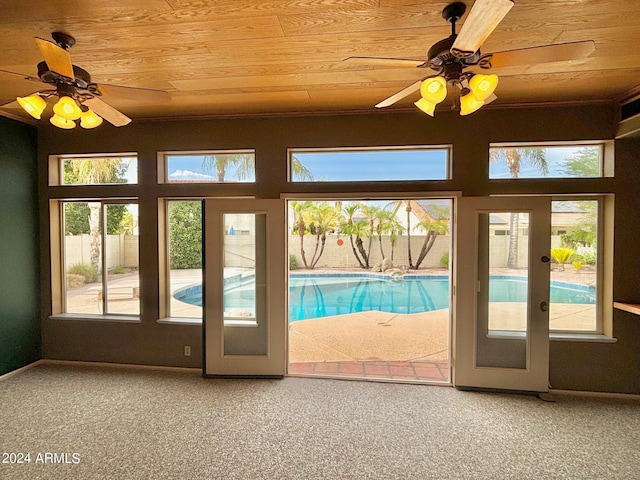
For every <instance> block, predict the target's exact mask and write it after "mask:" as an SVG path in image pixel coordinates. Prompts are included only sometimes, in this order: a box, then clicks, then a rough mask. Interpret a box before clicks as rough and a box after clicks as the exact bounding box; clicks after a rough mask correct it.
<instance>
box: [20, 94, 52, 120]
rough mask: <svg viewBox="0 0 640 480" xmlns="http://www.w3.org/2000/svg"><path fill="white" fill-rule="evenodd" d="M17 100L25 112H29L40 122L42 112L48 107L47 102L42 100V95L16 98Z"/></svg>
mask: <svg viewBox="0 0 640 480" xmlns="http://www.w3.org/2000/svg"><path fill="white" fill-rule="evenodd" d="M16 100H17V101H18V104H19V105H20V106H21V107H22V108H23V110H24V111H25V112H27V113H28V114H29V115H31V116H32V117H33V118H37V119H38V120H40V117H41V116H42V112H43V111H44V109H45V107H46V106H47V102H45V100H44V98H42V97H41V96H40V95H30V96H28V97H18V98H16Z"/></svg>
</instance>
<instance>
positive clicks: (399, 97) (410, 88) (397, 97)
mask: <svg viewBox="0 0 640 480" xmlns="http://www.w3.org/2000/svg"><path fill="white" fill-rule="evenodd" d="M421 84H422V80H418V81H417V82H416V83H412V84H411V85H409V86H408V87H405V88H403V89H402V90H400V91H399V92H398V93H395V94H393V95H391V96H390V97H389V98H387V99H385V100H383V101H381V102H380V103H378V104H377V105H376V108H384V107H388V106H389V105H393V104H394V103H396V102H397V101H399V100H402V99H403V98H404V97H406V96H407V95H411V94H412V93H413V92H417V91H418V90H420V85H421Z"/></svg>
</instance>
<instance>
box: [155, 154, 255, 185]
mask: <svg viewBox="0 0 640 480" xmlns="http://www.w3.org/2000/svg"><path fill="white" fill-rule="evenodd" d="M159 159H160V162H159V166H158V167H159V168H158V172H159V182H160V183H254V182H255V181H256V158H255V153H254V151H253V150H237V151H229V150H226V151H209V152H193V153H190V152H185V153H178V152H176V153H168V152H165V153H163V154H161V155H160V157H159Z"/></svg>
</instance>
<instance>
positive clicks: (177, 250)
mask: <svg viewBox="0 0 640 480" xmlns="http://www.w3.org/2000/svg"><path fill="white" fill-rule="evenodd" d="M169 244H170V245H171V248H170V249H169V265H170V268H171V269H172V270H173V269H184V268H202V203H201V202H197V201H175V202H170V203H169Z"/></svg>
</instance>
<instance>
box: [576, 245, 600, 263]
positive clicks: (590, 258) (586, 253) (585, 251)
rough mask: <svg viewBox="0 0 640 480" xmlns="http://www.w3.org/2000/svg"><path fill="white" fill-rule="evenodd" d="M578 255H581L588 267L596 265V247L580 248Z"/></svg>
mask: <svg viewBox="0 0 640 480" xmlns="http://www.w3.org/2000/svg"><path fill="white" fill-rule="evenodd" d="M578 253H579V254H580V260H582V262H583V263H585V264H587V265H595V264H596V249H595V247H578Z"/></svg>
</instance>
